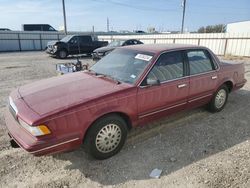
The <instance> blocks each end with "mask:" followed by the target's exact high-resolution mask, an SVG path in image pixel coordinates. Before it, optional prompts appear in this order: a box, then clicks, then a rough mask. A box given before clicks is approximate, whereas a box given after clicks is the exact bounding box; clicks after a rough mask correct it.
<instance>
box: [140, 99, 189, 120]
mask: <svg viewBox="0 0 250 188" xmlns="http://www.w3.org/2000/svg"><path fill="white" fill-rule="evenodd" d="M184 104H187V102H184V103H181V104H177V105H174V106H170V107H168V108H164V109H161V110H157V111H154V112H150V113H147V114H144V115H141V116H139V118H144V117H146V116H150V115H153V114H156V113H159V112H163V111H166V110H169V109H172V108H175V107H178V106H181V105H184Z"/></svg>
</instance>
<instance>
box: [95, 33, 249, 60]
mask: <svg viewBox="0 0 250 188" xmlns="http://www.w3.org/2000/svg"><path fill="white" fill-rule="evenodd" d="M98 38H99V39H100V40H108V41H111V40H114V39H128V38H134V39H139V40H141V41H142V42H144V43H145V44H153V43H157V44H163V43H165V44H168V43H180V44H195V45H201V46H206V47H208V48H210V49H211V50H212V51H213V52H214V53H215V54H217V55H233V56H248V57H250V33H211V34H210V33H204V34H197V33H190V34H157V35H127V36H125V35H114V36H104V35H103V36H98Z"/></svg>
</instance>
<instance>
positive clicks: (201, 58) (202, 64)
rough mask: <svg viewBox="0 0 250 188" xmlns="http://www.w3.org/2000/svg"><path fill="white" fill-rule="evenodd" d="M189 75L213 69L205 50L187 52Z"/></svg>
mask: <svg viewBox="0 0 250 188" xmlns="http://www.w3.org/2000/svg"><path fill="white" fill-rule="evenodd" d="M187 56H188V60H189V68H190V75H195V74H200V73H204V72H209V71H212V70H214V66H213V62H212V61H211V58H210V57H209V55H208V53H207V52H205V50H192V51H188V52H187Z"/></svg>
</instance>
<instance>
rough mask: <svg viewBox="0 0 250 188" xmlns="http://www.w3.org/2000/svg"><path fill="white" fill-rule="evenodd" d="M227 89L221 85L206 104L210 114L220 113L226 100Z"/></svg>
mask: <svg viewBox="0 0 250 188" xmlns="http://www.w3.org/2000/svg"><path fill="white" fill-rule="evenodd" d="M228 93H229V91H228V87H227V86H226V85H222V86H221V87H220V88H219V89H218V90H217V91H216V93H215V94H214V96H213V98H212V100H211V101H210V103H209V104H208V108H209V111H211V112H219V111H221V110H222V109H223V108H224V107H225V105H226V103H227V99H228Z"/></svg>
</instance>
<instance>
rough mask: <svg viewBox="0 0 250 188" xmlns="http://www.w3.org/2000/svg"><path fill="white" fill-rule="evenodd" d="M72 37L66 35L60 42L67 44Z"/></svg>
mask: <svg viewBox="0 0 250 188" xmlns="http://www.w3.org/2000/svg"><path fill="white" fill-rule="evenodd" d="M72 37H73V36H72V35H68V36H66V37H64V38H62V39H61V41H62V42H68V41H69V40H70V39H71V38H72Z"/></svg>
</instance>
